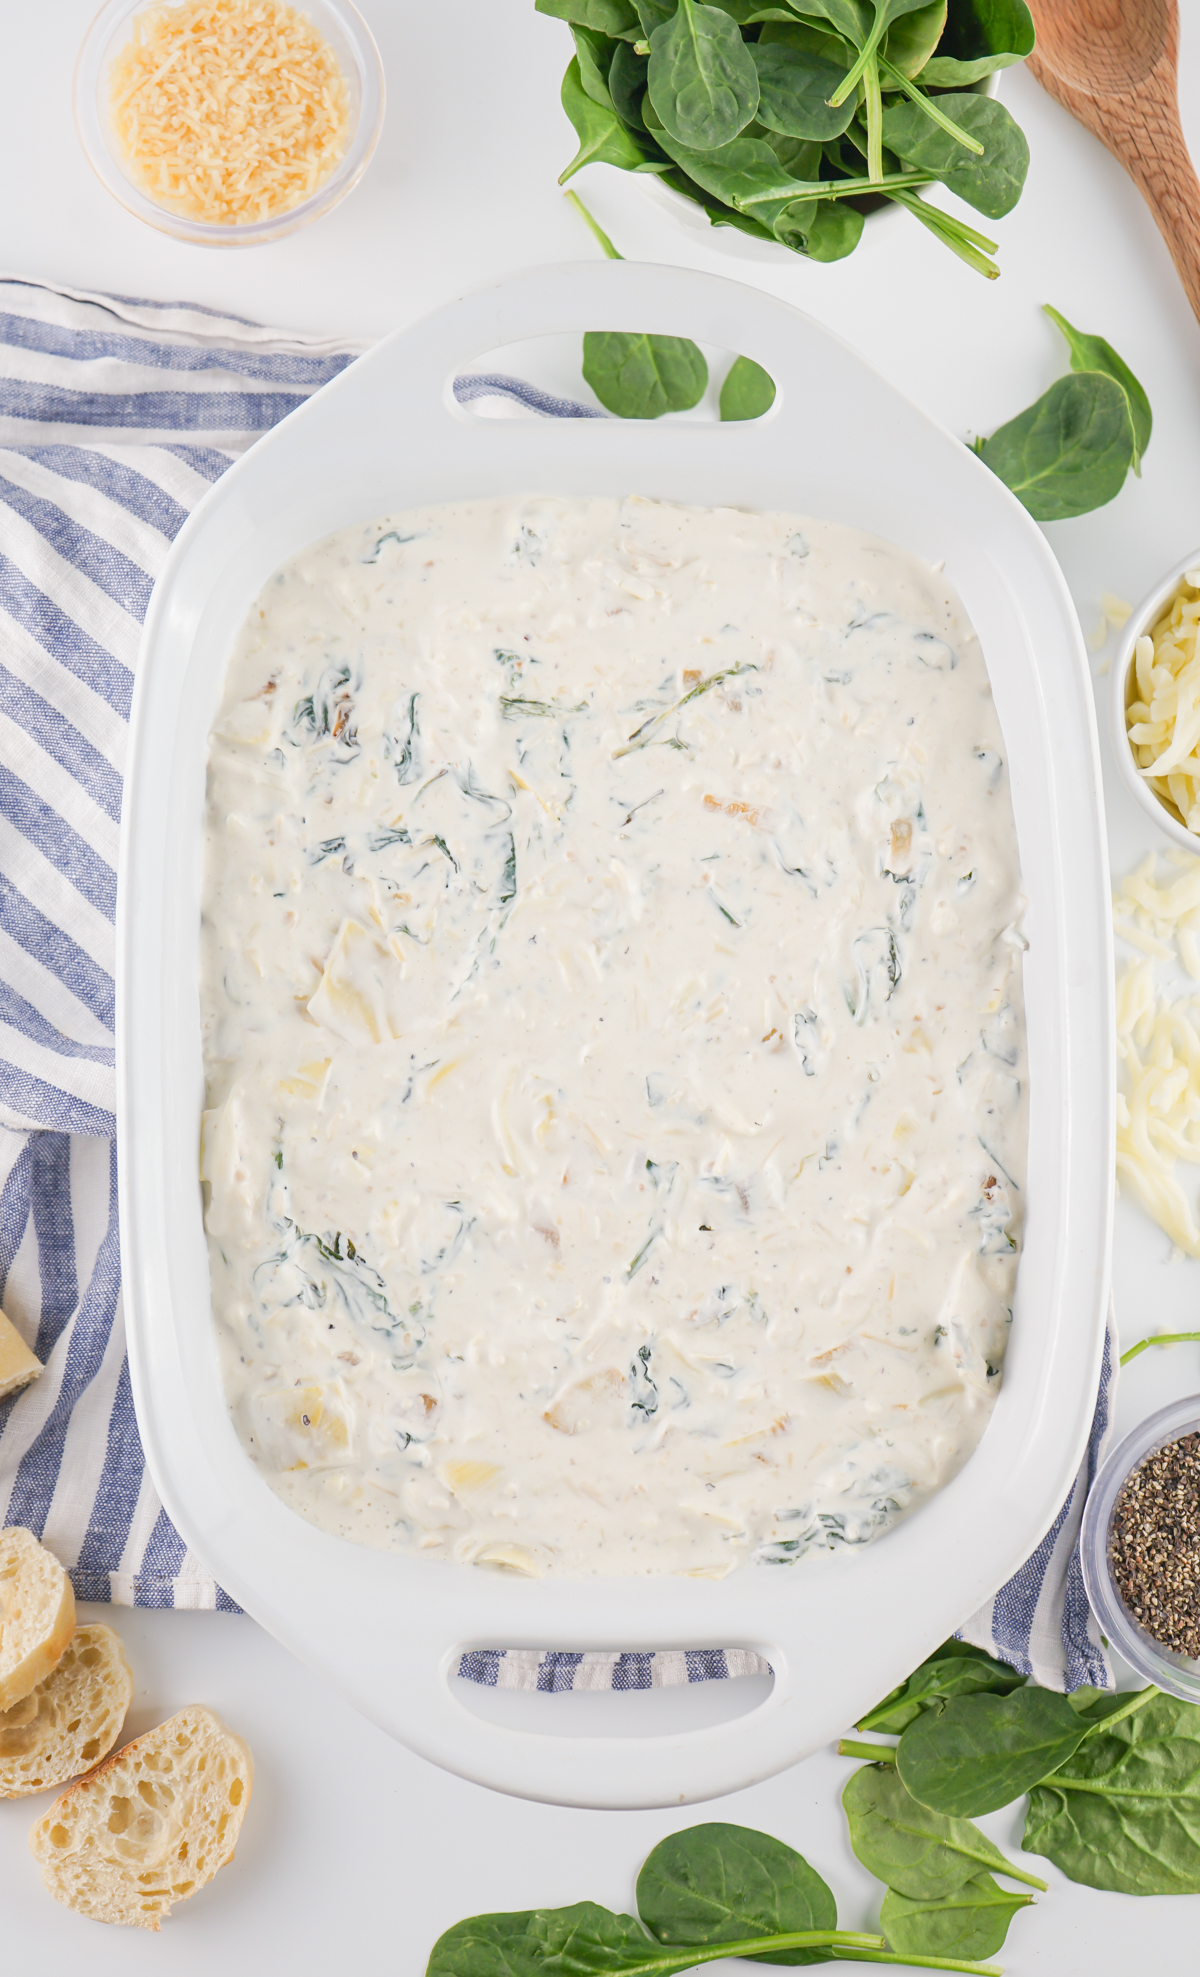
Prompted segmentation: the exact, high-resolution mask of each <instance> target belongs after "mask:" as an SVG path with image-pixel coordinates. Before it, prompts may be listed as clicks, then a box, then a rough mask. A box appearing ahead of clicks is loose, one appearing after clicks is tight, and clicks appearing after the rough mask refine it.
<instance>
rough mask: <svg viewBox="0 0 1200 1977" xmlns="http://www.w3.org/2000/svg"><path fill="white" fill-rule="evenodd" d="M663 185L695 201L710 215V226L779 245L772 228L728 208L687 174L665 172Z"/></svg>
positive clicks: (746, 214)
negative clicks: (734, 230) (733, 230)
mask: <svg viewBox="0 0 1200 1977" xmlns="http://www.w3.org/2000/svg"><path fill="white" fill-rule="evenodd" d="M663 184H664V185H670V186H674V188H675V190H676V192H682V193H683V195H684V197H685V198H687V199H694V200H695V202H696V204H697V206H700V207H702V208H703V210H704V211H705V212H706V213H707V214H708V223H709V225H710V226H714V227H735V228H736V229H737V231H738V232H739V233H747V234H749V235H750V237H751V239H752V240H769V241H771V242H772V243H773V244H774V245H775V246H778V245H779V242H778V241H777V240H776V239H775V235H774V234H773V233H772V231H771V229H770V227H767V226H764V225H763V224H762V222H761V220H755V219H752V218H751V216H750V214H749V213H739V212H737V211H736V210H735V208H733V207H732V206H726V205H725V204H724V202H723V201H722V200H720V199H717V198H715V197H714V195H713V194H712V193H711V192H706V191H705V189H704V187H703V186H702V185H697V184H696V181H695V179H692V178H689V177H688V175H687V173H686V172H684V171H671V172H664V173H663Z"/></svg>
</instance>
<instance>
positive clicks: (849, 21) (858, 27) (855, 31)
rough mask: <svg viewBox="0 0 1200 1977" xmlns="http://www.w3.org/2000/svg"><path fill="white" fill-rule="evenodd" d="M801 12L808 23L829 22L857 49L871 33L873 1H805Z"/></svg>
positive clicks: (836, 31) (837, 32)
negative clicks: (816, 21)
mask: <svg viewBox="0 0 1200 1977" xmlns="http://www.w3.org/2000/svg"><path fill="white" fill-rule="evenodd" d="M799 11H801V12H802V13H803V15H804V18H805V20H807V21H814V20H821V21H828V22H829V25H830V27H831V28H832V29H833V30H834V32H835V33H836V34H840V35H841V36H842V38H843V40H845V41H848V42H849V43H850V44H851V46H852V47H853V48H856V49H857V48H861V47H862V45H863V43H864V41H865V40H866V38H867V36H868V34H869V33H870V31H871V0H804V4H803V7H802V8H801V9H800V10H799Z"/></svg>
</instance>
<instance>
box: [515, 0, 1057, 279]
mask: <svg viewBox="0 0 1200 1977" xmlns="http://www.w3.org/2000/svg"><path fill="white" fill-rule="evenodd" d="M535 4H536V6H537V8H538V10H539V12H541V13H544V14H552V15H554V16H555V17H556V18H557V19H559V20H565V21H567V22H568V23H569V24H570V27H571V32H572V34H573V36H574V39H575V58H574V60H573V61H572V62H571V64H570V66H569V68H568V69H567V72H566V75H565V76H564V78H563V85H562V102H563V108H564V109H565V111H566V113H567V115H568V117H569V118H570V120H571V122H572V124H573V125H574V126H575V131H576V134H577V136H578V138H579V149H578V151H577V152H576V155H575V157H574V158H573V159H572V160H571V162H570V164H569V165H568V166H567V168H566V170H565V171H564V172H563V174H562V178H561V180H560V183H563V184H565V182H566V181H567V179H569V178H570V177H571V176H572V175H573V174H574V173H575V172H577V171H579V170H580V169H581V167H582V166H584V165H587V164H593V163H598V164H608V165H616V166H617V167H618V168H619V169H620V170H622V171H631V172H650V173H656V174H657V175H659V176H660V177H661V178H662V179H663V181H664V183H666V184H667V185H670V186H673V187H674V188H675V190H676V191H679V192H682V193H684V194H686V195H687V197H689V198H691V199H694V200H695V201H696V202H697V204H698V205H700V206H702V207H703V208H704V210H705V211H706V212H707V214H708V216H709V219H710V221H711V222H712V224H713V225H714V226H733V227H738V228H740V229H741V230H742V231H743V232H745V233H749V234H752V235H754V236H755V237H756V238H758V239H765V240H771V241H775V242H777V243H778V244H780V245H781V246H784V247H787V248H790V249H792V250H793V251H794V252H795V253H798V254H805V255H807V256H808V257H809V259H811V260H814V261H837V260H841V259H842V257H843V256H844V255H846V254H850V253H852V252H853V250H854V248H855V247H856V246H857V245H858V241H859V237H860V235H861V233H862V228H863V215H864V211H865V210H869V209H870V207H871V206H872V205H877V204H879V203H880V202H881V201H883V200H891V201H893V202H895V203H896V204H898V205H901V206H904V207H905V208H906V209H907V210H908V211H909V212H910V213H912V214H913V216H914V218H916V219H918V220H919V221H921V223H922V224H923V225H924V226H926V227H927V228H929V230H930V231H931V232H932V233H933V234H934V236H935V238H937V239H939V240H941V241H942V242H943V243H944V244H945V245H946V246H947V247H949V248H951V249H952V251H953V252H954V253H956V254H958V255H959V256H960V258H961V259H963V260H964V261H966V262H967V263H968V265H969V266H971V267H973V268H975V269H977V270H978V271H979V272H980V273H981V274H985V275H988V276H995V275H996V274H997V273H998V272H999V271H998V269H997V268H996V265H995V263H994V262H993V261H992V260H990V259H989V258H988V257H989V256H990V255H991V254H993V253H994V252H995V251H996V245H995V242H994V241H991V240H989V239H987V237H986V236H985V235H983V234H981V233H978V232H977V231H976V230H975V229H974V228H973V227H970V226H968V225H967V224H966V223H965V222H964V221H962V220H960V219H958V218H957V217H956V216H954V215H953V214H950V213H947V212H945V211H944V210H943V209H942V208H941V207H938V206H934V205H931V204H929V202H928V201H926V200H925V199H923V198H922V196H921V189H922V188H923V187H925V186H927V185H932V184H936V183H940V184H943V185H946V186H947V187H949V189H950V190H951V191H952V192H956V193H957V194H958V196H959V197H960V198H961V199H963V200H965V201H966V203H967V204H968V205H970V206H973V207H975V209H976V210H977V211H978V212H980V213H983V214H984V215H985V216H986V217H987V218H989V219H1000V218H1002V217H1003V215H1004V214H1005V213H1008V212H1010V211H1011V209H1012V207H1013V206H1015V204H1016V202H1017V200H1018V199H1019V198H1020V195H1021V188H1022V186H1023V185H1024V182H1025V173H1026V170H1027V168H1028V164H1029V148H1028V146H1027V144H1026V142H1025V139H1024V136H1023V135H1022V133H1021V131H1020V129H1019V127H1018V126H1017V124H1016V123H1015V122H1014V121H1013V118H1012V117H1011V116H1010V114H1009V112H1008V111H1007V110H1006V109H1005V108H1004V107H1003V105H1002V104H1000V103H997V102H995V101H993V100H992V99H991V98H990V97H987V96H983V95H978V94H975V93H974V91H975V89H976V86H977V85H978V84H979V83H980V82H981V81H982V80H983V79H984V78H985V77H986V76H989V75H991V74H992V73H994V72H995V71H996V70H997V69H1002V68H1006V67H1008V65H1009V64H1010V63H1013V62H1019V61H1021V60H1022V59H1023V58H1024V57H1025V56H1026V55H1028V54H1029V53H1030V51H1031V50H1032V48H1033V44H1034V29H1033V20H1032V17H1031V15H1030V12H1029V9H1028V7H1027V6H1026V5H1025V0H721V4H719V5H710V4H707V0H535Z"/></svg>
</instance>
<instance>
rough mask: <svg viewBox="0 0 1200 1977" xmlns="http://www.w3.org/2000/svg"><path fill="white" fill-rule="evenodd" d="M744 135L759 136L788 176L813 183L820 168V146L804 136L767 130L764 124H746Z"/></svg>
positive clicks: (802, 181) (802, 182) (804, 182)
mask: <svg viewBox="0 0 1200 1977" xmlns="http://www.w3.org/2000/svg"><path fill="white" fill-rule="evenodd" d="M742 135H743V136H744V137H759V138H761V139H762V141H763V143H764V144H769V145H770V147H771V149H772V151H773V152H774V153H775V156H776V159H777V160H778V162H779V164H780V165H781V166H782V167H783V170H784V171H785V172H786V173H787V175H788V177H789V178H794V179H799V180H800V182H801V184H810V185H811V184H813V183H815V181H816V179H817V177H818V175H819V173H820V170H821V156H822V153H821V147H820V145H819V144H814V143H813V142H812V141H811V140H810V139H808V138H806V137H784V135H783V133H782V131H778V130H768V129H767V128H766V126H765V124H748V125H747V126H746V129H745V131H744V132H743V133H742Z"/></svg>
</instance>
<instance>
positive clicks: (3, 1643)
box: [0, 1524, 75, 1710]
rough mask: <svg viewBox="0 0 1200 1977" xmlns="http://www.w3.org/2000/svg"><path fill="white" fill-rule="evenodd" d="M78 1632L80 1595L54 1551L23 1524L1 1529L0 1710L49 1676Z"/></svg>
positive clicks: (10, 1705) (9, 1706) (7, 1706)
mask: <svg viewBox="0 0 1200 1977" xmlns="http://www.w3.org/2000/svg"><path fill="white" fill-rule="evenodd" d="M74 1632H75V1595H74V1593H73V1592H72V1591H71V1581H70V1580H69V1579H68V1577H67V1575H66V1573H65V1572H64V1571H63V1568H62V1566H61V1565H60V1564H59V1562H58V1560H57V1558H55V1556H54V1553H53V1552H51V1551H47V1549H46V1547H45V1545H42V1544H39V1543H38V1540H37V1539H36V1538H35V1537H34V1535H33V1532H32V1531H26V1530H24V1529H23V1528H22V1526H21V1525H19V1524H17V1525H12V1526H10V1527H9V1528H8V1529H7V1530H0V1710H8V1709H11V1708H12V1706H13V1704H14V1703H18V1702H20V1701H21V1700H22V1699H23V1697H25V1696H27V1695H29V1693H30V1692H31V1690H33V1689H36V1688H37V1686H38V1683H39V1682H44V1681H45V1679H46V1677H47V1675H49V1673H50V1671H51V1669H52V1668H53V1667H54V1666H55V1664H56V1663H57V1661H58V1660H59V1657H60V1656H61V1655H62V1653H63V1652H64V1650H65V1648H66V1646H67V1643H68V1641H69V1640H70V1638H71V1636H72V1634H73V1633H74Z"/></svg>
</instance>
